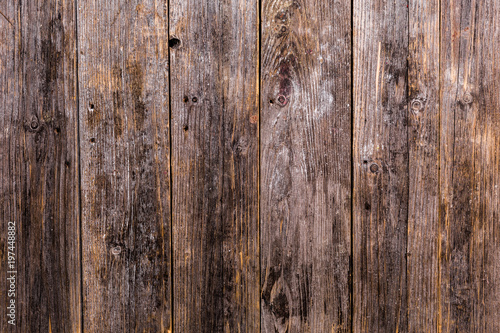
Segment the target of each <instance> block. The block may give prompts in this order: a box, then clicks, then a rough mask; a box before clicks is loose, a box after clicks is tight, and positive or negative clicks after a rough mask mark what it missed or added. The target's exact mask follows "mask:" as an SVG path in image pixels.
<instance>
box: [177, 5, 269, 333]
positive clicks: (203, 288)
mask: <svg viewBox="0 0 500 333" xmlns="http://www.w3.org/2000/svg"><path fill="white" fill-rule="evenodd" d="M170 6H171V9H170V34H171V43H170V44H171V46H172V50H171V82H172V90H171V94H172V95H171V98H172V119H171V121H172V149H173V151H172V175H173V185H172V189H173V246H174V297H175V299H174V314H175V321H174V322H175V327H174V331H175V332H222V331H224V332H259V331H260V323H259V242H258V239H259V236H258V173H259V168H258V162H259V156H258V123H259V109H258V61H259V60H258V43H259V42H258V1H239V0H226V1H197V0H187V1H186V0H172V1H171V2H170Z"/></svg>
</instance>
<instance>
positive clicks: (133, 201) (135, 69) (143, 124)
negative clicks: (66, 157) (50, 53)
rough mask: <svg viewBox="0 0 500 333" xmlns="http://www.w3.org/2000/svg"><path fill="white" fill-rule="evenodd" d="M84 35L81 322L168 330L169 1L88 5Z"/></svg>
mask: <svg viewBox="0 0 500 333" xmlns="http://www.w3.org/2000/svg"><path fill="white" fill-rule="evenodd" d="M78 37H79V38H78V47H79V49H78V56H79V63H78V65H79V80H80V81H79V91H80V103H79V105H80V133H81V137H80V147H81V161H82V181H81V186H82V230H83V234H82V242H83V305H84V313H83V315H84V326H85V327H84V329H85V331H86V332H167V331H170V330H171V329H172V321H171V311H170V309H171V306H170V303H171V295H170V290H171V288H170V284H171V281H170V276H171V269H170V250H171V248H170V215H171V213H170V176H169V175H170V170H169V165H170V160H169V155H170V152H169V147H170V143H169V98H168V90H169V86H168V80H169V79H168V8H167V4H166V2H164V1H159V0H147V1H124V0H113V1H104V2H90V1H86V2H85V1H84V2H81V3H80V4H79V7H78Z"/></svg>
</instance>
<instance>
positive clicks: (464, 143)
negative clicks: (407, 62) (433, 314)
mask: <svg viewBox="0 0 500 333" xmlns="http://www.w3.org/2000/svg"><path fill="white" fill-rule="evenodd" d="M499 19H500V4H499V3H498V2H497V1H476V0H472V1H463V2H459V3H457V2H454V1H450V0H443V1H442V14H441V20H442V27H441V73H440V77H441V82H442V91H441V105H442V113H441V129H442V130H441V138H442V143H441V170H442V171H441V172H442V173H441V182H442V194H441V206H442V214H441V247H442V254H441V258H442V260H441V274H440V278H441V295H442V302H441V311H440V315H441V322H440V326H441V327H440V328H441V331H442V332H457V331H458V332H496V331H498V330H499V329H500V314H499V312H498V309H499V303H500V302H499V296H500V287H499V286H500V275H499V264H498V263H499V261H498V260H499V259H500V250H499V249H500V247H499V245H500V244H499V239H498V237H499V231H500V229H499V223H498V213H499V210H498V209H499V199H498V184H499V179H498V168H499V163H498V162H499V156H500V155H499V153H500V145H499V140H500V132H499V130H498V128H499V125H500V110H499V108H500V96H499V94H498V91H499V90H498V89H499V79H500V74H499V73H500V71H499V66H498V55H497V53H498V49H499V47H500V42H499V39H498V36H499V34H500V25H499V23H498V22H499Z"/></svg>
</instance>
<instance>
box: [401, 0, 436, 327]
mask: <svg viewBox="0 0 500 333" xmlns="http://www.w3.org/2000/svg"><path fill="white" fill-rule="evenodd" d="M439 5H440V1H439V0H411V1H410V2H409V37H410V39H409V50H408V52H409V57H408V66H409V67H408V81H409V83H408V93H409V111H408V117H409V119H408V121H409V141H408V145H409V146H408V149H409V170H408V172H409V177H410V179H409V197H408V201H409V208H408V258H407V274H408V278H407V279H408V280H407V281H408V309H409V312H408V331H409V332H436V330H437V327H438V314H439V312H438V310H439V283H438V281H439V271H438V263H439V257H438V255H439V252H438V242H439V210H438V208H439V207H438V206H439V41H440V39H439V23H440V18H439V10H440V9H439Z"/></svg>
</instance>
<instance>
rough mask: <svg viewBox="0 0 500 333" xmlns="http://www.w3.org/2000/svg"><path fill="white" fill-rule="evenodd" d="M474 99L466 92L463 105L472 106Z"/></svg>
mask: <svg viewBox="0 0 500 333" xmlns="http://www.w3.org/2000/svg"><path fill="white" fill-rule="evenodd" d="M473 100H474V99H473V98H472V95H471V93H470V92H466V93H465V94H464V95H463V96H462V103H463V104H471V103H472V101H473Z"/></svg>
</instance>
